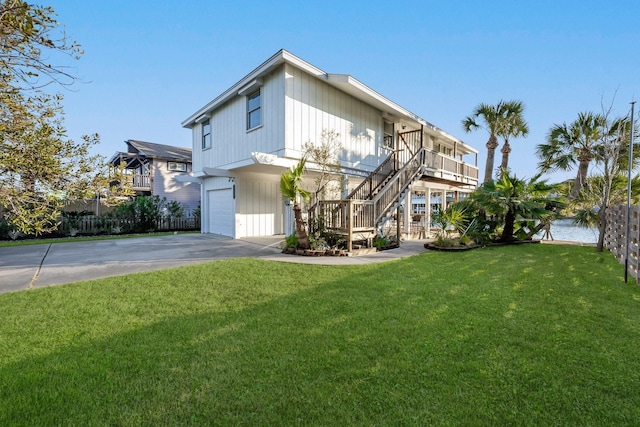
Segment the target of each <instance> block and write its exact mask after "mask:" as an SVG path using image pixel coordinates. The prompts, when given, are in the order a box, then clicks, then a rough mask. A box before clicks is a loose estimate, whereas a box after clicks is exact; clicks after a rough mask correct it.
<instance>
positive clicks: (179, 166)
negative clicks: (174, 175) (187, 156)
mask: <svg viewBox="0 0 640 427" xmlns="http://www.w3.org/2000/svg"><path fill="white" fill-rule="evenodd" d="M167 169H169V170H170V171H177V172H186V171H187V164H186V163H181V162H167Z"/></svg>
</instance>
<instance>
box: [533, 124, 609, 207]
mask: <svg viewBox="0 0 640 427" xmlns="http://www.w3.org/2000/svg"><path fill="white" fill-rule="evenodd" d="M606 123H607V119H606V117H605V116H603V115H602V114H594V113H591V112H583V113H580V114H578V118H577V119H576V120H575V121H573V122H572V123H571V124H568V125H567V124H566V123H563V124H562V125H554V126H553V127H552V128H551V130H550V131H549V135H548V136H547V143H546V144H540V145H538V147H537V154H538V157H539V158H540V162H539V163H538V168H539V169H540V171H541V172H547V171H549V170H564V171H569V170H572V169H573V168H574V167H575V166H576V164H577V165H578V172H577V174H576V178H575V180H574V184H573V187H572V188H571V192H570V193H569V201H572V200H574V199H575V198H576V197H577V196H578V193H580V190H581V189H582V186H583V185H584V183H585V181H586V179H587V174H588V172H589V165H590V164H591V162H592V161H593V160H595V159H597V158H598V141H599V140H600V136H601V132H602V129H603V127H605V126H606Z"/></svg>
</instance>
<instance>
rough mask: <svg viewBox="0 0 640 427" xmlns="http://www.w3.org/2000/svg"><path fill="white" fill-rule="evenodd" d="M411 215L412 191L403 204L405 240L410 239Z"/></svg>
mask: <svg viewBox="0 0 640 427" xmlns="http://www.w3.org/2000/svg"><path fill="white" fill-rule="evenodd" d="M412 215H413V191H411V190H409V192H408V193H407V196H406V197H405V202H404V215H403V217H404V232H405V234H406V235H407V240H409V239H410V237H411V218H412Z"/></svg>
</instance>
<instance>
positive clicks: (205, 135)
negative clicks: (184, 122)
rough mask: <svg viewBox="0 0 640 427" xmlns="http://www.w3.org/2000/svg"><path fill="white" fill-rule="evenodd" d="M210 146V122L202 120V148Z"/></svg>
mask: <svg viewBox="0 0 640 427" xmlns="http://www.w3.org/2000/svg"><path fill="white" fill-rule="evenodd" d="M207 148H211V122H210V121H209V120H205V121H204V122H202V149H203V150H204V149H207Z"/></svg>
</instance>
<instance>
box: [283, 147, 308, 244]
mask: <svg viewBox="0 0 640 427" xmlns="http://www.w3.org/2000/svg"><path fill="white" fill-rule="evenodd" d="M306 162H307V159H306V158H305V157H303V158H302V159H300V161H299V162H298V164H297V165H296V166H293V167H292V168H291V169H289V170H288V171H285V172H283V173H282V175H281V176H280V192H281V193H282V197H284V198H285V199H291V200H293V215H294V217H295V219H296V236H297V237H298V246H299V247H300V248H301V249H309V235H308V234H307V229H306V228H305V226H304V221H303V219H302V210H301V209H300V204H299V199H300V198H303V199H305V200H306V199H308V198H309V197H310V196H311V193H310V192H309V191H307V190H305V189H304V188H302V175H303V174H304V167H305V164H306Z"/></svg>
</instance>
